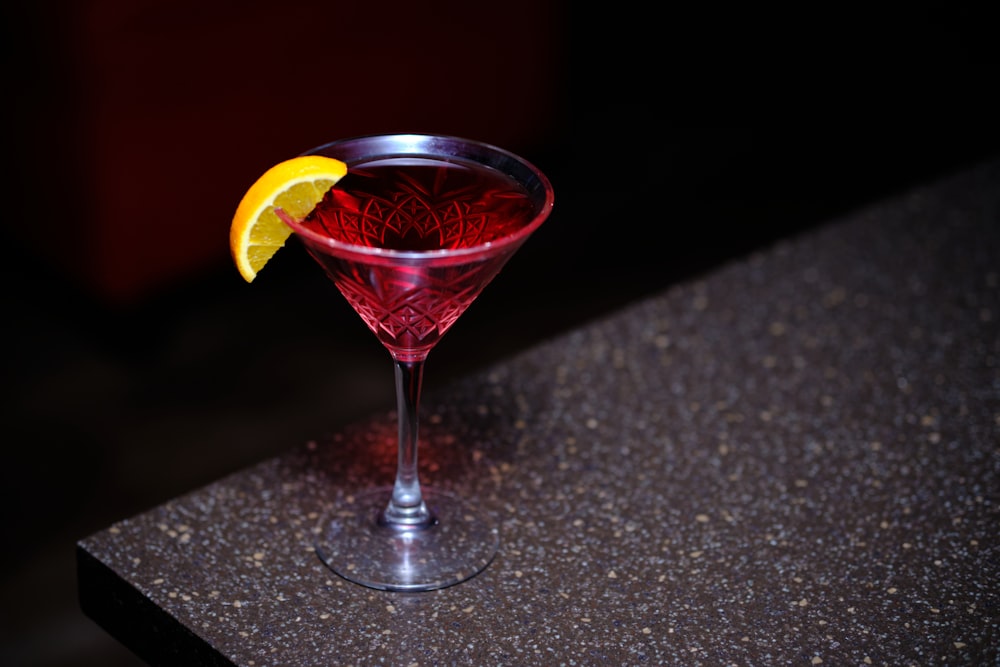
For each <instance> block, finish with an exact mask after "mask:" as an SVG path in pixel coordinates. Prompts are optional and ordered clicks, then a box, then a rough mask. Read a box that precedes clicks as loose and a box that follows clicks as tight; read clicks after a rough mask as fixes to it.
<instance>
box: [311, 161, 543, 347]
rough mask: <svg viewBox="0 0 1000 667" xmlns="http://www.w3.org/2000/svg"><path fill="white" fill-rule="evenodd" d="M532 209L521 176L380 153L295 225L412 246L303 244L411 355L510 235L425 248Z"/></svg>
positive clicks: (455, 312) (445, 325)
mask: <svg viewBox="0 0 1000 667" xmlns="http://www.w3.org/2000/svg"><path fill="white" fill-rule="evenodd" d="M535 213H536V211H535V209H534V206H533V204H532V203H531V199H530V198H529V196H528V193H527V192H525V190H524V188H523V187H522V186H521V185H519V184H518V183H516V182H515V181H514V180H513V179H511V178H509V177H507V176H506V175H504V174H502V173H500V172H498V171H496V170H493V169H490V168H488V167H485V166H482V165H478V164H475V163H471V162H463V161H454V160H449V161H443V160H434V159H428V158H412V157H406V158H380V159H377V160H374V161H371V162H367V163H364V164H361V165H354V166H352V167H351V170H350V171H349V172H348V174H347V175H346V176H345V177H344V178H343V179H341V180H340V182H339V183H338V184H337V185H336V187H334V188H333V189H332V190H330V192H328V193H327V195H326V196H325V197H324V199H323V201H322V202H321V203H320V204H319V205H318V206H317V207H316V209H315V210H314V211H313V212H312V214H310V216H309V217H308V218H307V219H306V220H305V221H304V223H303V225H304V226H305V227H307V228H308V229H310V230H312V231H315V232H317V233H319V234H322V235H324V236H329V237H331V238H333V239H336V240H337V241H340V242H343V243H348V244H351V245H355V246H363V247H365V248H383V249H389V250H398V251H417V253H418V254H410V255H407V256H404V257H386V256H381V257H374V256H371V255H364V254H359V253H350V252H340V251H336V250H329V249H324V248H322V247H320V246H316V245H314V244H310V243H308V242H307V244H306V247H307V248H308V249H309V251H310V253H311V254H312V255H313V257H314V258H315V259H316V260H317V261H319V262H320V264H322V265H323V267H324V269H325V270H326V272H327V274H328V275H329V276H330V278H331V279H332V280H333V281H334V282H335V283H336V285H337V287H338V288H339V289H340V291H341V293H343V295H344V296H345V297H346V298H347V300H348V301H349V302H350V303H351V305H352V306H354V309H355V310H356V311H357V312H358V314H359V315H361V317H362V319H364V321H365V323H366V324H367V325H368V326H369V328H370V329H371V330H372V331H373V332H374V333H375V334H376V335H377V336H378V337H379V340H381V341H382V343H383V344H384V345H386V347H388V348H389V350H390V351H391V352H392V353H393V355H394V356H396V357H397V358H402V359H416V358H420V357H423V356H425V355H426V354H427V352H428V351H430V349H431V348H432V347H433V346H434V345H435V344H436V343H437V341H438V339H440V337H441V336H442V335H443V334H444V333H445V331H447V330H448V329H449V328H450V327H451V325H452V324H454V323H455V321H456V320H457V319H458V317H459V316H460V315H461V314H462V313H463V312H465V309H466V308H468V306H469V305H470V304H471V303H472V301H473V300H475V298H476V297H477V296H478V295H479V293H480V292H481V291H482V289H483V288H484V287H485V286H486V284H487V283H488V282H489V281H490V280H491V279H492V278H493V276H495V275H496V274H497V272H498V271H499V270H500V268H501V267H502V266H503V264H504V263H505V262H506V261H507V259H509V258H510V256H511V255H512V254H513V252H514V251H515V250H516V249H517V245H516V244H515V245H512V246H509V247H506V248H503V249H502V250H501V251H498V252H485V253H476V254H474V255H470V256H469V257H468V258H467V259H464V260H455V259H453V258H448V257H443V256H441V255H440V254H437V253H433V252H429V251H435V250H455V249H462V248H471V247H476V246H482V245H484V244H487V243H489V242H493V241H497V240H498V239H501V238H504V237H506V236H509V235H510V234H512V233H514V232H516V231H517V230H518V229H520V228H522V227H524V226H526V225H527V224H529V223H530V222H531V221H532V219H533V218H534V216H535ZM423 253H426V254H423Z"/></svg>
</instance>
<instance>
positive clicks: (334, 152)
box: [285, 133, 555, 263]
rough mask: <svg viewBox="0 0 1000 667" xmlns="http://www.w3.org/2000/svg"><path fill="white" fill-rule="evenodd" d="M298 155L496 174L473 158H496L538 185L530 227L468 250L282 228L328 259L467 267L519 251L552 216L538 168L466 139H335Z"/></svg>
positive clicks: (550, 196)
mask: <svg viewBox="0 0 1000 667" xmlns="http://www.w3.org/2000/svg"><path fill="white" fill-rule="evenodd" d="M390 145H391V146H395V147H396V150H392V151H388V150H385V148H388V147H389V146H390ZM366 146H371V149H370V150H369V151H368V152H365V151H364V150H363V149H364V147H366ZM350 147H354V148H357V149H362V150H360V151H359V152H358V153H357V154H353V156H348V155H347V154H345V153H344V151H343V149H345V148H350ZM376 147H383V149H382V150H376ZM447 148H452V149H454V151H452V152H449V151H448V150H446V149H447ZM462 149H464V150H462ZM302 155H326V156H327V157H333V158H336V159H338V160H341V161H343V162H345V163H347V166H348V169H349V168H350V167H351V165H352V163H357V162H361V161H364V160H368V159H370V158H374V157H378V156H379V155H394V156H403V157H406V156H410V157H445V158H447V157H454V158H459V159H463V160H467V161H468V160H471V161H474V162H480V163H482V164H487V165H488V166H491V167H493V168H497V164H493V163H492V162H486V161H484V160H481V159H477V157H476V156H477V155H479V156H491V157H493V158H495V159H496V161H497V162H498V163H503V164H510V165H516V166H518V167H520V170H522V171H523V173H524V174H525V175H530V176H531V177H532V178H534V179H535V180H537V185H536V186H535V187H533V188H529V190H531V191H532V192H538V191H541V192H542V193H543V196H542V203H541V205H540V206H539V208H538V211H537V213H535V215H534V217H533V218H532V219H531V221H530V222H528V224H526V225H524V226H522V227H520V228H518V229H517V230H516V231H514V232H511V233H510V234H508V235H506V236H503V237H501V238H499V239H495V240H493V241H487V242H486V243H481V244H479V245H474V246H469V247H467V248H442V249H437V250H398V249H392V248H372V247H369V246H363V245H358V244H355V243H345V242H344V241H338V240H336V239H333V238H330V237H329V236H325V235H323V234H318V233H316V232H314V231H312V230H310V229H307V228H306V227H304V226H303V225H302V224H301V221H299V220H293V221H290V222H289V221H286V222H285V224H287V225H288V226H289V227H291V229H292V231H293V232H294V233H295V234H296V235H297V236H299V237H300V238H301V240H302V241H304V242H306V243H307V244H309V245H313V246H319V247H320V248H322V249H325V250H327V251H329V254H334V255H348V256H355V257H362V258H364V261H367V262H373V261H374V262H376V263H381V262H379V260H380V259H384V260H386V261H394V262H399V261H400V260H405V261H407V262H408V263H413V262H421V263H423V262H432V263H439V262H440V263H451V262H452V261H453V260H458V261H468V260H470V259H475V258H476V257H480V256H492V255H497V254H500V253H502V252H504V251H505V250H507V249H508V248H509V249H514V248H517V246H518V245H520V244H521V243H522V242H523V241H524V240H525V239H527V238H528V237H529V236H530V235H531V234H532V233H533V232H534V231H535V230H536V229H538V228H539V227H540V226H541V224H542V223H543V222H545V220H546V219H547V218H548V217H549V214H550V213H551V211H552V207H553V204H554V203H555V193H554V191H553V188H552V184H551V182H550V181H549V179H548V177H547V176H546V175H545V174H544V173H543V172H542V171H541V170H540V169H539V168H538V167H536V166H535V165H534V164H532V163H531V162H529V161H528V160H526V159H524V158H523V157H521V156H519V155H517V154H515V153H512V152H511V151H508V150H506V149H504V148H500V147H499V146H495V145H493V144H489V143H486V142H482V141H478V140H475V139H466V138H463V137H457V136H453V135H447V134H429V133H383V134H365V135H358V136H354V137H347V138H344V139H337V140H335V141H331V142H328V143H325V144H321V145H319V146H316V147H314V148H311V149H309V150H307V151H306V152H304V153H302ZM345 158H346V159H345ZM500 171H502V172H504V173H505V175H507V176H510V177H511V178H513V179H515V180H516V181H517V182H518V183H521V184H522V185H524V181H525V179H524V178H523V177H519V176H517V175H515V174H511V173H509V170H504V169H500ZM533 196H534V195H533Z"/></svg>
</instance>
